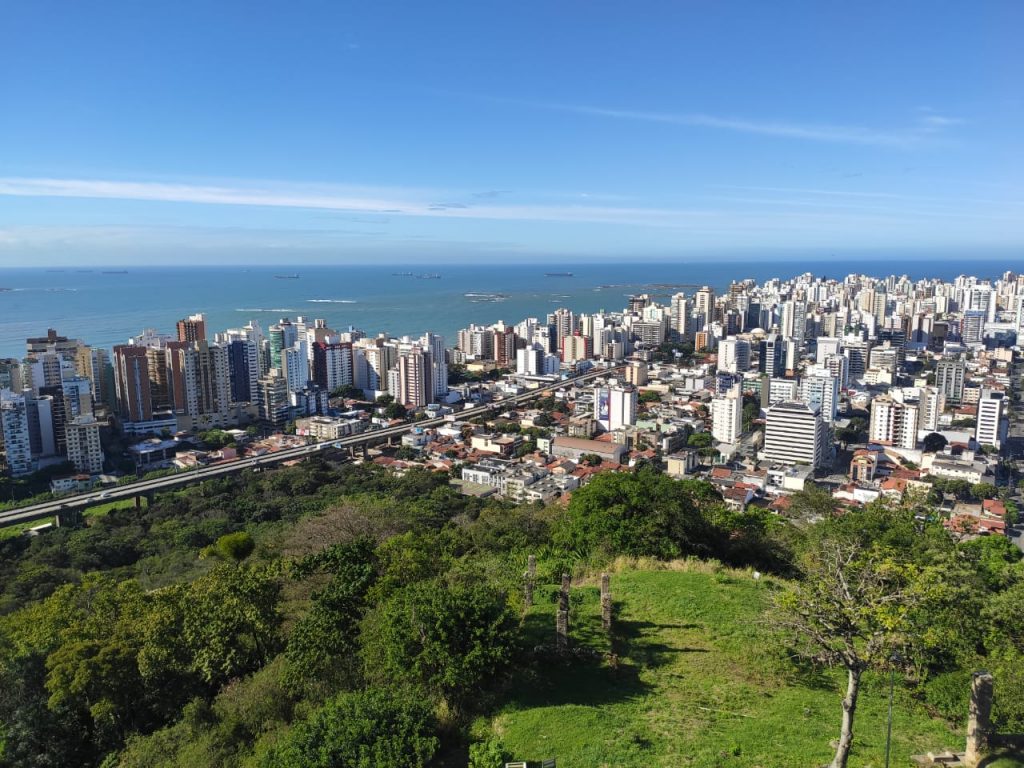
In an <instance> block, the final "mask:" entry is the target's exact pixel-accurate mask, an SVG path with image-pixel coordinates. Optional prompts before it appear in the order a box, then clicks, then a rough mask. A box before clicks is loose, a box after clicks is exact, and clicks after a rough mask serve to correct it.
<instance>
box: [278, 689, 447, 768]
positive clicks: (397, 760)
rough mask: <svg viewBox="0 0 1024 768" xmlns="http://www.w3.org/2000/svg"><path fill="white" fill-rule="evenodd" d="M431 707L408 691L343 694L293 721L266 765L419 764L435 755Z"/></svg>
mask: <svg viewBox="0 0 1024 768" xmlns="http://www.w3.org/2000/svg"><path fill="white" fill-rule="evenodd" d="M433 728H434V723H433V718H432V716H431V712H430V708H429V706H428V705H427V704H426V703H425V702H424V701H423V700H422V699H419V698H417V697H416V696H415V695H413V694H411V693H403V692H400V691H394V690H386V689H380V690H368V691H359V692H355V693H342V694H340V695H338V696H337V697H335V698H334V699H332V700H331V701H329V702H327V703H326V704H325V705H324V706H323V707H321V708H320V709H318V710H316V711H315V712H314V713H313V714H312V715H311V716H310V717H309V718H308V719H307V720H306V721H304V722H301V723H299V724H298V725H296V726H295V727H294V728H293V729H292V731H291V732H290V733H289V734H288V735H287V736H285V737H284V739H283V740H282V742H281V743H280V744H279V745H278V746H276V747H275V748H273V749H272V750H271V751H270V753H269V754H268V755H266V757H265V759H264V760H263V763H262V764H263V766H265V768H421V766H424V765H426V764H427V762H428V761H429V760H430V759H431V758H432V757H433V756H434V753H435V752H436V751H437V747H438V740H437V738H436V737H435V736H434V735H433Z"/></svg>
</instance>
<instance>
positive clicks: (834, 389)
mask: <svg viewBox="0 0 1024 768" xmlns="http://www.w3.org/2000/svg"><path fill="white" fill-rule="evenodd" d="M800 399H801V400H802V401H803V402H805V403H807V405H810V406H813V407H817V408H818V409H819V410H820V411H821V418H822V419H824V420H825V422H826V423H828V424H831V423H833V422H834V421H835V418H836V411H837V410H838V409H839V380H838V379H836V378H834V377H832V376H831V375H826V374H824V373H821V374H810V375H808V376H804V377H803V378H802V379H801V380H800Z"/></svg>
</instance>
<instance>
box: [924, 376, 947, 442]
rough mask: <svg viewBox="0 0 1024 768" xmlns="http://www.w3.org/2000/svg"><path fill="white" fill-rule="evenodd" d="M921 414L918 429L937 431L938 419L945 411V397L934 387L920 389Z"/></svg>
mask: <svg viewBox="0 0 1024 768" xmlns="http://www.w3.org/2000/svg"><path fill="white" fill-rule="evenodd" d="M920 408H921V413H920V416H919V423H918V428H919V429H923V430H927V431H928V432H935V431H937V430H938V429H939V419H940V418H941V417H942V412H943V411H944V410H946V395H945V394H943V392H942V391H941V390H939V389H938V388H936V387H921V395H920Z"/></svg>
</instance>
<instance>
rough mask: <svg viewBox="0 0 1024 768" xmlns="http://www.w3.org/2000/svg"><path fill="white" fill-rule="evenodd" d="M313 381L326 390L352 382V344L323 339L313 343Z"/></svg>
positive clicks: (330, 390)
mask: <svg viewBox="0 0 1024 768" xmlns="http://www.w3.org/2000/svg"><path fill="white" fill-rule="evenodd" d="M313 381H314V382H315V383H316V384H318V385H319V386H321V387H323V388H324V389H326V390H327V391H328V392H333V391H334V390H336V389H337V388H338V387H343V386H345V385H346V384H352V381H353V379H352V345H351V344H350V343H348V342H336V343H328V342H324V341H320V342H317V343H316V344H314V345H313Z"/></svg>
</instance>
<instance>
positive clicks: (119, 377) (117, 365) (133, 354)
mask: <svg viewBox="0 0 1024 768" xmlns="http://www.w3.org/2000/svg"><path fill="white" fill-rule="evenodd" d="M150 351H151V350H149V349H146V347H139V346H135V345H132V344H123V345H120V346H116V347H114V389H115V391H116V393H117V413H118V416H120V417H121V419H122V420H124V421H129V422H142V421H151V420H152V418H153V385H152V382H151V381H150V378H149V353H150ZM161 352H162V350H161ZM161 356H162V355H161Z"/></svg>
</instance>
